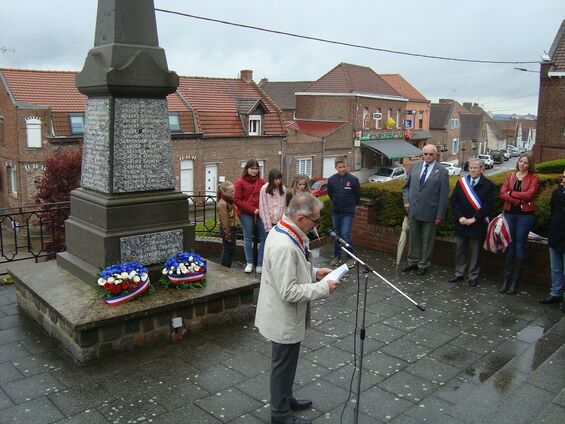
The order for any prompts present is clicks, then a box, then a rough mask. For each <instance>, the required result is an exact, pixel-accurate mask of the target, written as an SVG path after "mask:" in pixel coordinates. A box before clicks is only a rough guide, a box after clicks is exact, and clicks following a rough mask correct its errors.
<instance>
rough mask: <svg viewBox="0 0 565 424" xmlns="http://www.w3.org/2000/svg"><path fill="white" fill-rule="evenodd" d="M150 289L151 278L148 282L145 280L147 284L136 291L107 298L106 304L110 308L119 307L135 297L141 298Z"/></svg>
mask: <svg viewBox="0 0 565 424" xmlns="http://www.w3.org/2000/svg"><path fill="white" fill-rule="evenodd" d="M148 288H149V278H148V279H147V280H145V282H144V283H143V284H142V285H141V286H139V287H138V288H136V289H135V290H133V291H131V292H129V293H124V294H119V295H117V296H112V297H107V298H106V299H104V302H106V303H107V304H108V305H110V306H116V305H119V304H121V303H124V302H127V301H128V300H131V299H133V298H134V297H137V296H139V295H140V294H141V293H143V292H144V291H145V290H147V289H148Z"/></svg>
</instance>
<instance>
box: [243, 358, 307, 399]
mask: <svg viewBox="0 0 565 424" xmlns="http://www.w3.org/2000/svg"><path fill="white" fill-rule="evenodd" d="M299 361H300V359H299ZM236 387H237V388H238V389H239V390H241V391H242V392H244V393H246V394H248V395H249V396H251V397H253V398H254V399H256V400H258V401H259V402H262V403H267V402H269V400H270V398H271V395H270V373H265V374H259V375H257V376H255V377H253V378H250V379H249V380H245V381H243V382H241V383H239V384H238V385H237V386H236Z"/></svg>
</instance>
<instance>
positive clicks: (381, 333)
mask: <svg viewBox="0 0 565 424" xmlns="http://www.w3.org/2000/svg"><path fill="white" fill-rule="evenodd" d="M404 335H406V332H405V331H403V330H399V329H398V328H394V327H390V326H388V325H386V324H383V323H377V324H373V325H371V326H370V327H368V328H367V336H369V337H371V338H373V339H376V340H379V341H381V342H384V343H387V344H388V343H390V342H392V341H394V340H396V339H399V338H400V337H403V336H404Z"/></svg>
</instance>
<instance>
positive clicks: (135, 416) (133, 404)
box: [96, 396, 166, 423]
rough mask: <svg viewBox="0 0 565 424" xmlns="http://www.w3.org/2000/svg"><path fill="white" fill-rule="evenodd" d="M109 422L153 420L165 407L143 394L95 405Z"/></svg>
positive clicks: (163, 411) (161, 413)
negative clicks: (142, 395) (135, 397)
mask: <svg viewBox="0 0 565 424" xmlns="http://www.w3.org/2000/svg"><path fill="white" fill-rule="evenodd" d="M96 410H97V411H98V412H99V413H100V414H102V415H103V416H104V417H105V418H106V419H107V420H109V421H111V422H126V423H127V422H141V421H149V420H150V419H151V420H155V419H156V417H158V416H159V415H163V414H164V413H166V410H165V408H163V407H162V406H160V405H159V404H157V402H155V401H154V400H153V399H151V398H149V397H147V396H145V397H139V398H137V399H134V400H132V399H114V400H112V401H110V402H105V403H103V404H102V405H100V406H97V407H96Z"/></svg>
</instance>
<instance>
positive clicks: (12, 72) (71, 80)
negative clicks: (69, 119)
mask: <svg viewBox="0 0 565 424" xmlns="http://www.w3.org/2000/svg"><path fill="white" fill-rule="evenodd" d="M0 72H1V73H2V75H3V76H4V78H5V80H6V83H7V84H8V87H9V88H10V91H11V92H12V94H13V96H14V97H15V99H16V102H18V103H32V104H36V105H43V106H49V107H50V108H51V110H52V111H53V112H82V111H84V109H85V106H86V96H84V95H82V94H81V93H79V92H78V90H77V89H76V86H75V77H76V75H77V73H76V72H66V71H36V70H26V69H1V70H0Z"/></svg>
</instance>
